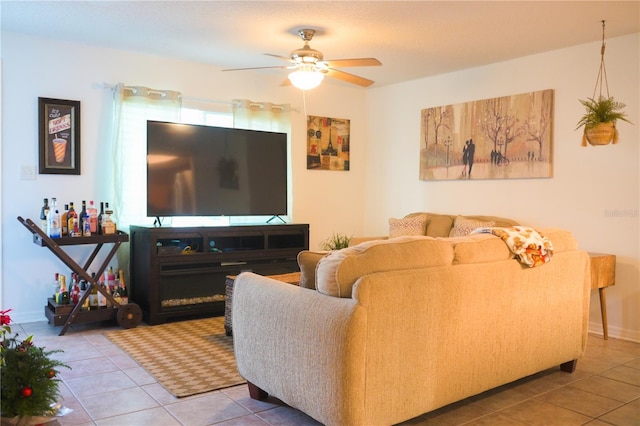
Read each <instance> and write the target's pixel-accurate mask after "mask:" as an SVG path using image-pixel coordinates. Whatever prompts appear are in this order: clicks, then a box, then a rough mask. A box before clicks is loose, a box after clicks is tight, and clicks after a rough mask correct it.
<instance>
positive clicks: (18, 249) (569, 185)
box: [0, 33, 640, 341]
mask: <svg viewBox="0 0 640 426" xmlns="http://www.w3.org/2000/svg"><path fill="white" fill-rule="evenodd" d="M639 37H640V35H639V34H635V35H632V36H627V37H620V38H615V39H610V40H607V52H606V62H607V72H608V78H609V88H610V91H611V94H612V95H614V96H615V97H616V98H617V99H618V100H620V101H623V102H625V103H626V104H627V113H628V115H629V117H630V118H631V120H632V121H633V122H634V123H635V125H633V126H632V125H628V124H626V123H621V124H620V125H619V130H620V143H619V144H618V145H615V146H613V145H609V146H605V147H587V148H582V147H580V142H581V133H580V131H574V130H573V129H574V128H575V123H576V122H577V121H578V119H579V117H580V115H581V114H582V107H581V105H580V104H579V103H578V99H583V98H585V97H588V96H591V94H592V91H593V85H594V82H595V76H596V72H597V69H598V65H599V59H600V57H599V54H600V53H599V52H600V45H599V43H593V44H587V45H581V46H576V47H574V48H570V49H563V50H559V51H554V52H547V53H543V54H539V55H534V56H530V57H526V58H521V59H518V60H514V61H509V62H504V63H500V64H494V65H490V66H486V67H481V68H476V69H470V70H465V71H461V72H456V73H451V74H447V75H442V76H437V77H432V78H426V79H421V80H416V81H412V82H407V83H404V84H398V85H394V86H388V87H379V88H373V89H369V90H366V91H365V90H361V89H358V88H352V87H349V86H347V85H343V84H340V83H337V84H333V83H331V82H330V81H327V82H325V83H323V85H322V86H321V88H319V89H316V90H314V91H311V92H309V93H308V94H307V98H306V112H307V113H308V114H310V115H320V116H328V117H336V118H348V119H351V133H352V135H351V141H352V142H351V170H350V171H349V172H330V171H317V170H313V171H309V170H306V160H305V149H306V141H305V125H306V123H305V119H304V106H305V103H304V102H303V98H302V94H301V92H300V91H298V90H296V89H293V88H291V87H285V88H283V87H280V82H281V81H282V79H283V77H284V76H283V74H274V75H270V74H269V75H265V74H254V73H250V72H247V73H244V72H236V73H222V72H220V70H219V68H216V67H213V66H209V65H205V64H200V63H193V62H184V61H176V60H172V59H167V58H158V57H153V56H145V55H140V54H137V53H132V52H125V51H117V50H112V49H105V48H99V47H92V46H84V45H79V44H70V43H63V42H54V41H50V40H46V39H40V38H31V37H26V36H22V35H17V34H11V33H2V67H3V70H2V111H3V116H2V154H1V158H2V200H1V202H0V203H1V204H0V206H1V208H2V210H1V211H0V213H1V217H2V231H1V234H0V235H1V238H2V252H1V253H2V259H1V261H2V263H1V265H0V266H1V267H2V275H1V277H0V279H1V280H2V292H1V296H2V300H0V307H2V309H6V308H13V309H14V311H13V312H12V314H13V318H14V320H16V321H18V322H25V321H34V320H41V319H43V308H42V307H43V305H44V304H45V302H44V301H45V298H46V297H47V296H48V295H49V293H50V292H51V288H50V287H51V285H50V284H49V282H50V281H51V278H52V276H53V273H54V272H55V271H64V270H65V267H64V265H62V264H61V263H60V262H59V261H58V260H57V259H55V258H54V257H53V256H52V255H51V254H50V253H48V251H47V250H46V249H44V248H39V247H37V246H35V245H34V244H32V243H31V239H30V235H29V234H28V232H27V231H26V230H25V229H24V228H23V227H22V226H21V225H20V224H19V223H18V221H17V220H16V217H17V216H18V215H21V216H24V217H30V218H34V219H35V218H36V217H37V214H38V212H39V209H40V205H41V202H42V198H43V197H51V196H57V197H58V200H61V201H62V202H65V200H77V201H76V202H79V200H82V199H91V198H93V199H95V200H101V199H103V197H105V194H106V193H107V190H106V183H108V182H109V172H108V170H109V167H108V156H109V152H110V151H109V145H108V140H109V138H108V133H109V132H108V129H109V117H110V115H109V113H110V109H109V108H110V93H109V92H108V91H106V90H104V89H100V88H98V84H100V83H102V82H109V83H116V82H124V83H126V84H132V85H145V86H149V87H154V88H166V89H173V90H179V91H182V92H183V93H184V94H185V95H186V96H197V97H202V98H209V99H218V100H231V99H233V98H248V99H253V100H257V101H273V102H278V103H285V102H289V103H291V104H292V106H293V107H297V108H299V112H297V113H292V131H293V135H292V149H291V153H292V158H293V214H292V216H293V220H294V221H295V222H298V223H309V224H310V225H311V247H312V248H319V245H320V241H321V240H323V239H324V238H325V237H327V236H329V235H331V234H332V233H333V232H344V233H347V234H352V235H380V234H385V233H386V232H387V219H388V218H389V217H400V216H403V215H404V214H407V213H409V212H412V211H424V210H429V211H440V212H447V213H469V214H470V213H479V214H495V215H500V216H507V217H512V218H514V219H517V220H519V221H521V222H522V223H526V224H530V225H532V226H538V227H546V226H558V227H563V228H567V229H569V230H571V231H572V232H574V233H575V235H576V236H577V238H578V240H579V242H580V244H581V246H582V247H583V248H584V249H587V250H591V251H601V252H608V253H613V254H616V255H617V258H618V262H617V270H616V273H617V282H616V286H615V287H612V288H610V289H609V290H608V308H609V333H610V335H611V336H621V337H624V338H628V339H632V340H638V341H640V319H639V317H640V315H639V313H640V303H639V302H640V301H639V299H640V278H639V275H640V260H639V259H640V247H639V246H640V242H639V231H640V230H639V215H638V208H639V205H640V198H639V174H638V165H639V162H640V154H639V149H638V143H639V141H640V137H639V133H638V129H639V127H638V126H640V113H639V108H638V107H639V105H638V102H639V98H640V96H639V89H638V86H639V75H640V67H639V52H640V47H639ZM61 64H62V66H60V65H61ZM542 89H554V91H555V101H554V102H555V106H554V109H555V114H554V177H553V178H550V179H517V180H483V181H441V182H424V181H420V180H419V178H418V166H419V156H418V153H419V132H420V127H419V126H420V123H419V119H420V110H421V109H423V108H426V107H432V106H438V105H446V104H453V103H460V102H466V101H471V100H477V99H485V98H492V97H497V96H502V95H510V94H517V93H524V92H529V91H536V90H542ZM39 96H41V97H52V98H61V99H76V100H80V101H81V102H82V107H81V108H82V149H83V153H82V175H81V176H55V175H38V176H37V177H36V180H21V179H20V168H21V166H23V165H26V166H32V167H36V168H37V161H38V160H37V159H38V154H37V144H38V140H37V130H36V129H37V98H38V97H39ZM70 253H71V254H72V255H73V256H77V257H78V258H80V259H81V260H84V258H86V256H87V250H86V249H83V248H79V247H73V248H72V249H71V250H70ZM83 256H84V257H83ZM592 295H593V299H592V303H591V313H590V320H591V329H592V331H594V332H601V327H600V313H599V309H598V303H597V302H598V299H597V291H594V292H593V294H592ZM559 326H561V325H559Z"/></svg>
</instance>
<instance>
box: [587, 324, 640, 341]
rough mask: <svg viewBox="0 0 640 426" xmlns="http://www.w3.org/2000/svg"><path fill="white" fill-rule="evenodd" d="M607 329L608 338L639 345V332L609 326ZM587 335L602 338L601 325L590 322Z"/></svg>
mask: <svg viewBox="0 0 640 426" xmlns="http://www.w3.org/2000/svg"><path fill="white" fill-rule="evenodd" d="M608 329H609V330H608V334H609V337H610V338H612V339H620V340H628V341H630V342H635V343H640V331H636V330H629V329H625V328H620V327H614V326H611V325H609V327H608ZM589 333H591V334H595V335H596V336H604V332H603V331H602V323H599V322H593V321H590V322H589Z"/></svg>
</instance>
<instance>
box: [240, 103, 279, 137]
mask: <svg viewBox="0 0 640 426" xmlns="http://www.w3.org/2000/svg"><path fill="white" fill-rule="evenodd" d="M290 112H291V107H290V105H289V104H274V103H271V102H254V101H250V100H247V99H234V100H233V127H235V128H236V129H250V130H265V131H270V132H281V133H286V134H287V135H288V137H290V136H291V117H290Z"/></svg>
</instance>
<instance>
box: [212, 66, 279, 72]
mask: <svg viewBox="0 0 640 426" xmlns="http://www.w3.org/2000/svg"><path fill="white" fill-rule="evenodd" d="M276 68H279V69H286V68H287V67H286V66H284V65H280V66H277V67H251V68H232V69H226V70H222V71H246V70H266V69H276Z"/></svg>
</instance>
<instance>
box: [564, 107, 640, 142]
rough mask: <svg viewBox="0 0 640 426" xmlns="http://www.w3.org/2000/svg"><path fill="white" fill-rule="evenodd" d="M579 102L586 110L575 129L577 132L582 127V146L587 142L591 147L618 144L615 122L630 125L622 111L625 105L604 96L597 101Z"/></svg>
mask: <svg viewBox="0 0 640 426" xmlns="http://www.w3.org/2000/svg"><path fill="white" fill-rule="evenodd" d="M579 101H580V103H581V104H582V105H583V106H584V107H585V109H586V112H585V114H584V115H583V116H582V118H581V119H580V121H578V126H577V127H576V130H577V129H579V128H580V127H583V126H584V134H583V136H582V146H586V145H587V142H589V143H590V144H591V145H607V144H609V143H610V142H613V143H614V144H615V143H618V129H617V128H616V122H617V121H618V120H622V121H626V122H627V123H631V122H630V121H629V120H627V118H626V114H625V113H624V111H623V109H624V107H625V104H623V103H621V102H617V101H616V100H614V99H613V97H608V98H605V97H604V96H600V97H598V99H597V100H596V99H594V98H588V99H586V100H582V99H580V100H579Z"/></svg>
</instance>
